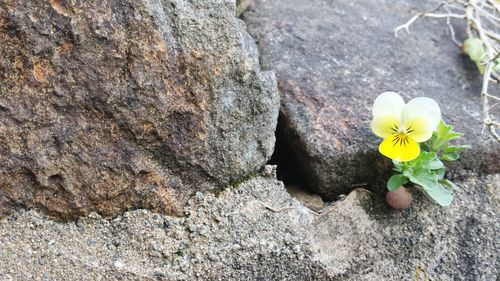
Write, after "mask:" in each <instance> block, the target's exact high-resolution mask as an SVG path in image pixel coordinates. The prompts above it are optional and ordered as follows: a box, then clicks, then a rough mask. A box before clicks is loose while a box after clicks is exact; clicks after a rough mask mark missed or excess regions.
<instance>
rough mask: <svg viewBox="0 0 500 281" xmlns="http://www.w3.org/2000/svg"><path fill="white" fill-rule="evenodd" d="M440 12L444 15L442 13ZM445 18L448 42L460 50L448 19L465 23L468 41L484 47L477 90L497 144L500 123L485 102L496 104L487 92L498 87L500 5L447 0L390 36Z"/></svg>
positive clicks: (486, 1) (492, 1)
mask: <svg viewBox="0 0 500 281" xmlns="http://www.w3.org/2000/svg"><path fill="white" fill-rule="evenodd" d="M442 10H444V11H442ZM423 17H428V18H445V19H446V24H447V26H448V28H449V30H450V33H451V39H452V40H453V42H454V43H455V44H457V45H459V46H462V44H461V43H460V42H458V41H457V40H456V38H455V30H454V28H453V26H452V25H451V18H457V19H463V20H465V21H466V23H467V36H468V38H479V39H480V40H481V41H482V42H483V45H484V49H485V59H484V61H485V62H486V67H485V71H484V75H483V83H482V87H481V101H482V108H483V122H484V128H488V130H489V131H490V133H491V135H492V136H493V137H494V138H495V139H496V140H497V141H498V142H500V137H499V135H498V133H497V131H496V130H497V128H499V127H500V123H498V122H496V121H495V118H494V116H492V114H491V109H492V108H493V107H494V106H495V105H496V104H494V105H492V106H489V100H490V99H493V100H500V98H499V97H497V96H495V95H493V94H491V93H490V92H489V91H488V89H489V85H490V82H493V83H496V84H498V83H500V75H499V73H496V72H495V70H494V69H493V67H494V64H495V60H497V59H498V58H499V57H500V34H498V31H497V29H499V26H500V2H498V1H496V0H450V1H443V2H441V3H439V5H437V6H436V7H435V8H434V9H431V10H429V11H427V12H423V13H418V14H416V15H415V16H414V17H412V18H411V19H410V20H409V21H408V22H406V23H405V24H403V25H401V26H398V27H397V28H396V29H395V30H394V33H395V35H396V36H397V33H398V32H399V31H400V30H401V29H405V30H406V31H407V32H408V33H409V29H410V26H411V25H412V24H413V23H414V22H415V21H416V20H418V19H419V18H423Z"/></svg>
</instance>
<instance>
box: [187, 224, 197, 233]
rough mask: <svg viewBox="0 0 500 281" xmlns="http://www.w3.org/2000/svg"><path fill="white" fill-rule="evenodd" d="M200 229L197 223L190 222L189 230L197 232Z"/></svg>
mask: <svg viewBox="0 0 500 281" xmlns="http://www.w3.org/2000/svg"><path fill="white" fill-rule="evenodd" d="M196 230H198V227H196V224H190V225H189V231H190V232H196Z"/></svg>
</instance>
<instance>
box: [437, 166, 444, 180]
mask: <svg viewBox="0 0 500 281" xmlns="http://www.w3.org/2000/svg"><path fill="white" fill-rule="evenodd" d="M445 173H446V169H445V168H441V169H437V170H436V175H437V177H438V179H442V178H444V174H445Z"/></svg>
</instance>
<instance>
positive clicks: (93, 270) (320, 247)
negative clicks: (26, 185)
mask: <svg viewBox="0 0 500 281" xmlns="http://www.w3.org/2000/svg"><path fill="white" fill-rule="evenodd" d="M468 176H469V179H468V180H467V181H465V182H461V183H460V185H461V187H462V188H463V189H462V191H461V192H458V193H457V198H456V200H455V201H454V203H453V204H452V206H451V207H450V208H441V207H439V206H437V205H436V204H434V203H432V202H430V201H428V200H427V199H426V198H424V197H422V196H416V197H415V201H414V204H413V205H412V207H410V209H408V210H405V211H402V212H400V211H394V210H391V209H389V208H388V207H387V206H386V205H385V204H384V201H383V197H382V196H374V195H372V194H371V193H370V192H368V191H366V190H362V189H358V190H355V191H354V192H352V193H351V194H350V195H349V196H347V198H346V199H345V200H343V201H338V202H336V203H334V204H333V205H331V206H329V207H328V208H327V209H325V211H324V212H323V213H322V214H321V215H320V216H315V215H313V214H312V213H311V212H310V211H308V210H307V208H305V207H304V206H302V205H300V204H299V203H298V202H297V201H296V200H295V199H292V198H291V197H290V195H288V193H287V192H286V190H285V188H284V186H283V184H282V183H281V182H279V181H276V180H275V179H274V178H273V177H272V176H270V175H269V174H268V175H265V176H264V177H257V178H254V179H251V180H249V181H247V182H245V183H243V184H242V185H240V186H239V187H238V188H234V189H228V190H226V191H224V192H222V193H221V194H220V196H218V197H215V196H214V195H213V194H211V193H201V192H199V193H197V194H196V195H195V196H194V197H193V198H191V199H190V200H189V204H188V205H187V206H186V207H185V209H184V212H185V214H186V217H185V218H174V217H169V216H165V215H162V214H157V213H152V212H151V211H145V210H137V211H132V212H127V213H125V214H124V215H120V216H118V217H117V218H115V219H113V220H110V221H107V220H104V219H102V218H101V217H99V216H97V215H91V216H89V217H87V218H81V219H79V220H78V221H77V222H66V223H58V222H54V221H51V220H49V219H47V218H46V217H44V216H43V215H41V214H40V213H37V212H36V211H34V210H32V211H29V212H22V211H21V212H18V213H15V214H12V215H10V216H8V217H6V218H4V219H2V220H0V279H1V280H29V279H36V280H89V279H90V280H99V279H101V280H108V279H121V280H137V279H142V280H413V279H414V277H415V274H420V276H421V279H419V280H425V279H423V278H424V275H426V276H427V277H430V278H433V280H496V279H498V277H500V275H499V268H500V262H499V260H498V253H499V250H500V240H499V239H500V238H499V237H498V235H497V233H498V232H499V231H500V223H499V221H498V217H499V208H498V206H499V202H500V201H499V200H500V198H499V197H498V192H497V191H498V188H500V186H499V181H500V175H496V176H489V177H486V178H484V177H478V176H477V175H474V174H472V173H471V174H469V175H468Z"/></svg>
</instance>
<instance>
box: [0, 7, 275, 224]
mask: <svg viewBox="0 0 500 281" xmlns="http://www.w3.org/2000/svg"><path fill="white" fill-rule="evenodd" d="M0 42H1V46H0V163H1V165H0V215H1V214H5V213H6V212H8V211H9V210H10V209H12V208H14V207H18V206H25V207H32V206H37V207H40V208H42V209H45V210H47V211H48V212H49V213H51V214H53V215H56V216H59V217H63V218H69V217H75V216H77V215H82V214H87V213H88V212H90V211H98V212H99V213H101V214H103V215H105V216H113V215H116V214H118V213H119V212H120V211H122V210H124V209H131V208H139V207H145V208H152V209H155V210H158V211H162V212H166V213H169V214H179V210H180V206H182V205H183V204H184V203H185V200H186V199H187V197H188V196H190V195H191V194H192V193H193V192H194V191H196V190H208V189H212V188H214V187H221V186H225V185H227V184H229V183H230V182H231V181H234V180H237V179H240V178H242V177H245V176H247V175H248V174H251V173H253V172H254V171H255V170H257V169H259V168H260V167H262V165H263V164H265V163H266V161H267V160H268V158H269V157H270V155H271V153H272V151H273V146H274V131H275V127H276V122H277V115H278V107H279V105H278V104H279V102H278V95H277V92H276V83H275V78H274V74H273V73H272V72H262V71H261V70H260V67H259V62H258V55H257V52H256V47H255V44H254V42H253V40H252V39H251V38H250V36H249V35H248V34H247V33H246V31H245V26H244V24H243V23H242V22H241V21H240V20H238V19H236V18H235V4H234V1H231V0H227V1H216V0H203V1H182V0H168V1H160V0H141V1H132V0H130V1H113V0H106V1H101V0H95V1H77V0H66V1H60V0H51V1H29V0H22V1H18V0H2V1H0Z"/></svg>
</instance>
